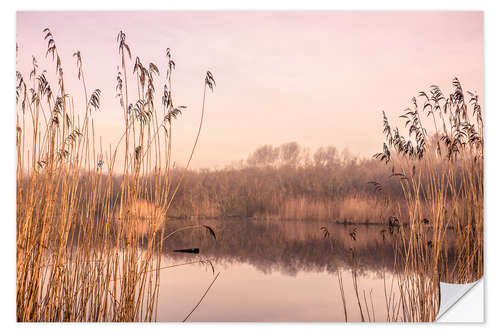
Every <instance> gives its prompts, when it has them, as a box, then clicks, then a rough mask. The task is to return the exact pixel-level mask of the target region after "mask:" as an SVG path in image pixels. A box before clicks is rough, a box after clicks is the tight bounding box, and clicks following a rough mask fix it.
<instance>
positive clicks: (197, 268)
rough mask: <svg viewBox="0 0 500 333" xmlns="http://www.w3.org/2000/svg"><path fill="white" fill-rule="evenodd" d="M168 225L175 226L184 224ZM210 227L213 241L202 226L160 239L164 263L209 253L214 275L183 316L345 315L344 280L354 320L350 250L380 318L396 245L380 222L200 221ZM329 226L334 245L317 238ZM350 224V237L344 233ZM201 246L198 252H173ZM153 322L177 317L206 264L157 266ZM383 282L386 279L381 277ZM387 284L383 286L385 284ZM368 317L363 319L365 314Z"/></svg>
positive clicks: (199, 285)
mask: <svg viewBox="0 0 500 333" xmlns="http://www.w3.org/2000/svg"><path fill="white" fill-rule="evenodd" d="M175 223H178V225H174V224H173V223H172V224H169V225H168V227H167V229H169V230H175V228H178V227H179V226H181V225H185V223H184V224H182V223H181V222H179V221H178V222H175ZM200 223H202V224H203V223H206V224H209V225H211V226H213V227H214V229H215V230H216V234H217V240H216V241H215V240H214V239H213V238H211V237H208V236H207V235H206V234H204V233H203V232H202V231H200V230H201V229H197V230H190V231H186V232H185V233H179V234H176V235H175V236H173V237H172V238H170V239H169V240H168V242H166V243H165V247H166V250H165V252H164V255H163V259H162V260H163V265H166V266H168V265H173V264H180V263H183V262H189V261H193V260H202V259H208V260H211V261H212V263H213V264H214V267H215V271H216V272H221V274H220V277H219V278H218V280H217V281H216V283H215V284H214V285H213V287H212V288H211V289H210V291H209V293H208V295H207V297H206V298H205V299H204V300H203V302H202V304H201V305H200V306H199V307H198V308H197V309H196V311H195V312H194V313H193V314H192V315H191V317H190V318H189V321H285V322H290V321H344V320H345V318H344V305H343V303H342V299H341V294H340V290H339V284H338V275H337V272H338V273H340V276H341V277H342V279H343V281H344V282H343V283H344V289H345V295H346V308H347V312H348V320H349V321H360V320H361V317H360V315H359V308H358V307H359V304H358V303H357V299H356V298H355V297H354V294H355V292H354V288H353V282H352V274H351V273H352V270H351V269H352V268H353V267H352V265H353V261H352V251H353V250H354V251H355V253H356V258H357V272H358V286H359V287H358V288H359V292H360V297H361V298H362V300H363V307H365V306H366V307H368V308H369V311H374V312H375V318H373V319H375V320H377V321H386V320H387V309H386V298H385V297H386V294H385V292H384V288H385V289H386V290H388V291H389V292H390V289H391V285H392V290H393V292H394V293H396V290H397V284H396V281H395V279H394V274H393V267H394V250H393V249H394V246H393V243H392V242H393V241H394V240H393V239H392V238H391V237H390V236H389V235H384V236H383V235H382V233H383V232H382V230H383V229H384V228H383V227H381V226H372V225H358V226H344V225H338V224H332V223H325V222H323V223H321V222H312V221H311V222H308V221H305V222H302V221H271V222H267V221H250V220H234V221H213V220H212V221H202V222H200ZM321 226H326V227H327V228H328V229H329V231H330V237H331V239H332V240H333V244H334V248H333V253H332V248H331V246H330V243H329V242H328V241H327V240H325V239H323V234H322V232H321V231H320V227H321ZM354 227H356V237H355V238H356V240H354V239H353V238H352V237H351V235H350V233H351V232H352V230H353V228H354ZM191 247H199V248H200V253H199V254H194V255H193V254H186V253H175V252H173V251H172V250H174V249H182V248H191ZM161 274H162V276H161V291H160V300H159V311H158V320H160V321H181V320H183V319H184V317H185V316H186V315H187V314H188V313H189V312H190V311H191V310H192V308H193V307H194V306H195V304H196V303H197V301H198V300H199V299H200V297H201V295H202V294H203V292H204V291H205V290H206V288H207V287H208V285H209V284H210V282H211V281H212V279H213V272H212V269H211V268H210V267H209V266H207V265H202V264H192V265H184V266H178V267H175V268H168V269H164V270H162V273H161ZM384 280H385V281H384ZM384 284H385V287H384ZM365 319H366V318H365Z"/></svg>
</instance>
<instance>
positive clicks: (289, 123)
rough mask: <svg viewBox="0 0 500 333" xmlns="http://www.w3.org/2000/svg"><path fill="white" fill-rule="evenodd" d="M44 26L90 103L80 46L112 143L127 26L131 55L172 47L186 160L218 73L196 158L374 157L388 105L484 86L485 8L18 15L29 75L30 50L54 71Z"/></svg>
mask: <svg viewBox="0 0 500 333" xmlns="http://www.w3.org/2000/svg"><path fill="white" fill-rule="evenodd" d="M45 27H49V28H50V29H51V31H52V32H53V34H54V37H55V39H56V43H57V46H58V49H59V52H60V54H61V56H62V61H63V67H64V69H65V78H67V80H68V87H69V89H70V90H71V93H72V94H73V95H74V96H75V100H82V101H83V99H82V94H81V86H80V84H79V82H78V80H77V78H76V73H77V69H76V64H75V60H74V58H73V57H72V54H73V53H74V52H75V51H76V50H80V51H81V54H82V57H83V62H84V69H85V75H86V81H87V85H88V87H89V89H95V88H99V89H101V90H102V93H103V100H102V105H103V107H102V110H101V111H100V112H99V113H97V114H96V116H95V118H96V124H97V127H96V133H100V135H102V141H103V145H104V146H108V145H109V144H115V143H116V142H117V140H118V138H119V137H120V135H121V133H122V131H123V128H124V124H123V115H122V111H121V109H120V105H119V102H118V100H117V99H116V98H115V86H116V81H115V80H116V68H117V65H118V64H119V60H120V58H119V56H118V48H117V43H116V35H117V33H118V32H119V31H120V30H123V31H124V32H125V33H126V34H127V42H128V43H129V45H130V47H131V51H132V56H133V58H135V56H139V57H140V58H141V61H142V62H143V63H149V62H154V63H155V64H157V65H158V66H159V67H160V71H161V70H162V69H165V63H166V58H165V50H166V48H167V47H169V48H171V49H172V52H173V57H174V60H175V62H176V65H177V66H176V70H175V73H174V91H175V96H174V97H175V101H176V103H177V104H179V105H187V106H188V109H187V110H186V112H185V113H184V114H183V116H182V117H181V120H180V121H178V122H177V125H176V126H177V127H176V132H175V133H174V135H175V141H174V145H175V154H174V157H175V159H176V161H177V162H178V163H179V164H183V163H184V161H185V160H186V159H187V156H188V155H189V150H190V147H191V145H192V144H193V141H194V136H195V134H196V131H197V125H198V121H199V116H200V108H201V102H202V93H203V79H204V73H205V71H206V70H210V71H211V72H212V73H213V74H214V76H215V80H216V83H217V86H216V88H215V90H214V93H213V94H209V96H208V97H207V114H206V119H205V123H204V125H203V126H204V127H203V130H202V134H201V138H200V142H199V145H198V150H197V152H196V153H195V157H194V160H193V166H194V167H209V168H212V167H223V166H225V165H228V164H230V163H231V162H233V161H237V160H240V159H243V158H246V156H248V154H249V153H250V152H252V151H253V150H255V149H256V148H257V147H258V146H260V145H262V144H274V145H279V144H282V143H285V142H290V141H296V142H297V143H299V144H300V145H302V146H307V147H310V148H311V149H312V150H314V149H316V148H318V147H320V146H327V145H334V146H336V147H338V148H339V149H340V150H342V149H344V148H348V149H349V150H350V151H351V152H352V153H353V154H354V155H359V156H361V157H370V156H371V155H373V154H374V153H376V152H378V151H379V150H380V148H381V144H382V141H383V136H382V134H381V126H382V119H381V118H382V116H381V111H382V110H385V111H386V113H387V114H388V116H389V117H390V118H392V119H394V120H395V119H397V116H398V115H399V114H401V112H402V111H403V110H404V109H405V108H406V107H407V106H409V103H410V100H411V97H413V96H416V95H417V94H418V92H419V91H421V90H426V89H428V87H429V86H430V85H431V84H436V85H439V86H440V87H441V88H443V90H449V89H450V87H451V80H452V79H453V77H455V76H456V77H458V78H459V79H460V80H461V82H462V85H463V86H464V88H465V89H466V90H472V91H477V92H478V93H479V94H480V96H482V93H483V91H484V86H483V82H484V67H483V14H482V12H446V11H434V12H426V11H413V12H409V11H407V12H398V11H357V12H356V11H351V12H349V11H276V12H256V11H193V12H185V11H168V12H165V11H160V12H146V11H141V12H64V11H60V12H18V14H17V43H18V45H19V53H18V60H17V67H18V69H20V70H21V72H23V74H24V75H25V76H28V75H29V71H30V68H31V56H32V55H35V56H36V57H37V59H38V61H39V63H40V67H42V68H48V69H49V73H50V74H53V65H52V63H51V61H50V59H45V50H46V42H45V41H44V40H43V36H42V30H43V29H44V28H45ZM161 75H162V79H163V78H164V77H165V72H164V71H163V72H162V73H161ZM134 87H135V86H134V85H133V86H131V88H130V89H131V91H134ZM158 90H161V88H160V87H158Z"/></svg>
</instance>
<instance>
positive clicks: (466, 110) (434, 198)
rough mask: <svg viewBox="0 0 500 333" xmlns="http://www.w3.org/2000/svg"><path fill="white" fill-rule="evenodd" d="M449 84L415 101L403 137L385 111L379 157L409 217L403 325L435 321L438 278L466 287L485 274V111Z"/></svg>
mask: <svg viewBox="0 0 500 333" xmlns="http://www.w3.org/2000/svg"><path fill="white" fill-rule="evenodd" d="M452 85H453V91H452V92H451V93H450V94H448V95H444V94H443V92H442V91H441V90H440V89H439V87H437V86H431V89H430V92H428V93H426V92H421V93H420V94H419V96H420V97H421V98H422V100H423V106H421V107H419V103H418V101H417V99H416V98H413V100H412V107H411V108H409V109H407V110H406V113H405V114H403V115H402V116H401V117H402V118H404V119H405V120H406V127H407V128H408V136H407V137H403V136H402V135H401V133H400V131H399V129H398V128H397V127H396V128H391V126H390V124H389V122H388V120H387V118H386V116H385V113H384V133H385V135H386V140H387V141H386V143H384V149H383V152H382V153H380V154H377V155H376V157H377V158H379V159H381V160H383V161H386V162H387V163H390V164H391V165H392V173H393V175H394V176H396V177H398V178H399V179H400V181H401V187H402V189H403V193H404V197H405V199H406V206H407V209H408V213H409V227H408V228H401V239H402V245H401V246H400V247H399V248H398V251H399V255H400V256H399V258H398V261H397V262H398V263H399V271H400V279H399V288H400V291H401V294H402V295H404V296H405V298H404V299H406V302H405V303H403V304H404V305H405V306H404V315H405V316H404V319H405V320H408V321H432V320H434V319H435V316H436V315H437V311H438V309H439V282H440V281H445V282H454V283H468V282H472V281H475V280H477V279H479V278H480V277H481V276H482V275H483V239H484V238H483V202H484V199H483V198H484V193H483V145H484V136H483V118H482V109H481V106H480V104H479V98H478V96H477V94H474V93H470V92H469V93H468V95H469V100H467V97H466V94H465V92H464V90H463V89H462V86H461V84H460V82H459V80H458V79H456V78H455V79H454V80H453V82H452ZM421 113H424V114H426V116H427V117H428V118H430V119H431V120H432V124H433V125H434V126H433V130H434V133H431V131H430V130H428V129H426V127H425V126H424V125H423V123H424V120H423V117H422V116H421ZM424 208H425V209H424ZM429 228H430V229H429ZM450 229H451V230H452V234H451V236H450V235H449V232H447V231H448V230H450ZM449 243H451V244H453V247H454V255H453V257H452V258H449V251H447V250H446V249H447V247H448V244H449ZM450 261H452V265H450V264H449V262H450Z"/></svg>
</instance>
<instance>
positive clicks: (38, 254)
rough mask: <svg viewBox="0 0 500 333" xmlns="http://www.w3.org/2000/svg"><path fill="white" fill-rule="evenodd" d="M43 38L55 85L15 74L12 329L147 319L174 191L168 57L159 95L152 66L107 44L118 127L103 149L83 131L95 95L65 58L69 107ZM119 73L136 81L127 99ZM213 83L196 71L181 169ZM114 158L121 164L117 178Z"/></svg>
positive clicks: (53, 54)
mask: <svg viewBox="0 0 500 333" xmlns="http://www.w3.org/2000/svg"><path fill="white" fill-rule="evenodd" d="M43 36H44V39H45V40H46V41H47V51H46V56H50V58H51V59H52V60H53V61H54V67H55V70H56V71H55V72H56V78H55V83H53V82H50V80H49V79H48V75H47V71H45V70H41V69H39V68H38V63H37V61H36V58H35V57H33V68H32V71H31V73H30V75H29V79H25V77H24V76H23V74H22V73H20V72H19V71H18V72H17V76H16V79H17V80H16V101H17V105H18V107H17V140H16V148H17V173H16V175H17V204H16V212H17V257H16V268H17V269H16V271H17V288H16V289H17V290H16V293H17V296H16V300H17V320H18V321H152V320H155V319H156V315H157V304H158V297H159V277H160V275H159V270H160V269H161V253H162V248H163V243H164V240H166V239H168V237H169V235H164V231H163V228H161V227H160V226H161V225H162V224H163V223H164V216H165V215H166V213H167V211H168V209H169V207H170V205H171V204H172V201H173V198H174V196H175V194H176V192H177V191H178V190H179V188H180V184H181V182H180V181H179V182H177V183H172V179H171V170H172V163H171V143H172V135H171V133H172V127H173V126H174V120H175V119H176V118H177V117H178V116H179V115H180V114H181V112H182V110H183V108H184V107H182V106H177V105H176V104H174V102H173V91H172V83H171V77H172V73H173V70H174V68H175V63H174V61H173V60H172V57H171V52H170V50H169V49H167V52H166V58H165V63H166V71H165V72H162V74H165V84H164V86H163V94H162V95H158V94H156V90H155V85H157V80H159V76H160V70H159V68H158V67H157V66H156V65H155V64H153V63H149V64H147V65H143V64H142V63H141V60H140V59H139V57H136V59H135V63H134V67H133V70H132V71H130V68H129V67H130V65H131V59H132V52H131V50H130V47H129V45H128V44H127V40H126V35H125V33H123V32H122V31H120V33H119V34H118V38H117V43H118V51H119V56H120V61H121V67H120V68H119V69H118V73H117V86H116V92H117V97H118V99H119V101H120V104H121V106H122V108H123V120H124V125H125V126H124V131H123V135H122V136H121V138H117V139H118V142H117V144H116V145H115V146H113V147H111V146H110V147H108V148H109V149H108V148H106V147H102V143H101V142H100V140H99V136H98V133H95V132H94V114H95V112H99V111H100V110H101V108H102V107H101V105H100V98H101V91H100V90H99V89H95V90H93V91H91V90H89V89H88V87H87V83H86V81H85V74H84V73H85V72H84V70H83V67H84V58H83V57H82V54H81V53H80V51H76V52H75V54H74V57H75V60H76V66H77V69H78V80H79V81H80V83H81V87H82V90H83V92H84V96H85V100H83V101H77V100H75V99H74V98H73V96H72V95H71V93H70V92H69V91H68V90H67V88H66V84H65V83H66V80H67V78H66V76H65V75H64V74H65V72H64V71H63V65H62V61H63V59H62V58H61V57H60V53H59V48H58V45H57V46H56V42H55V37H54V35H53V34H52V32H51V31H50V30H49V29H44V31H43ZM128 75H132V76H135V77H136V79H137V80H136V81H137V86H136V88H137V94H135V95H134V94H132V93H130V92H129V86H131V87H130V88H131V89H130V90H131V91H132V90H134V89H133V83H130V82H129V81H132V82H133V81H134V80H130V78H129V77H128ZM214 85H215V82H214V79H213V76H212V74H211V73H210V72H207V74H206V77H205V86H204V92H203V106H202V112H201V115H202V118H201V121H200V127H199V130H198V134H197V137H196V141H195V144H194V146H193V150H192V151H191V155H190V158H189V160H188V163H187V165H188V166H189V162H190V160H191V158H192V155H193V152H194V149H195V147H196V142H197V141H198V137H199V133H200V130H201V124H202V122H203V114H204V112H205V96H206V91H207V88H209V89H212V88H213V86H214ZM155 99H161V102H160V103H156V102H155ZM132 100H134V102H133V103H132V102H131V101H132ZM157 105H161V107H157ZM118 154H123V160H124V164H123V169H122V170H120V171H117V169H118V168H117V164H116V161H117V156H118ZM186 169H187V167H186ZM116 173H121V176H120V177H121V181H120V182H115V179H114V177H115V174H116ZM146 176H147V178H148V180H149V181H148V182H146V181H145V177H146ZM116 193H118V195H116ZM145 201H147V202H148V204H144V202H145ZM144 216H147V218H146V219H145V221H144V219H142V217H144ZM138 217H139V218H138ZM117 221H119V222H118V223H117ZM197 227H198V226H189V227H184V228H183V229H187V228H197ZM138 231H140V232H138Z"/></svg>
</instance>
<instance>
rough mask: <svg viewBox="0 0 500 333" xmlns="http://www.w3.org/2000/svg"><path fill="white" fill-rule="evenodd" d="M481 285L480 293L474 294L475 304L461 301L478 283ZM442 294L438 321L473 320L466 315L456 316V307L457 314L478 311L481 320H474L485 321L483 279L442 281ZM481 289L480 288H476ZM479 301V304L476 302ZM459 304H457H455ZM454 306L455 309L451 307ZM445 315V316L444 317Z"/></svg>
mask: <svg viewBox="0 0 500 333" xmlns="http://www.w3.org/2000/svg"><path fill="white" fill-rule="evenodd" d="M478 284H479V285H480V287H481V288H480V292H481V293H480V294H478V295H474V298H473V300H474V304H461V303H462V302H460V300H461V298H462V297H464V296H465V295H466V294H467V293H468V292H469V291H470V290H471V289H472V288H474V287H475V286H476V285H478ZM439 285H440V289H441V290H440V294H441V303H440V306H439V313H438V315H437V317H436V321H437V322H469V321H471V320H469V319H467V318H465V317H460V316H458V317H457V316H454V313H452V312H455V308H457V309H456V311H457V313H456V314H457V315H459V314H460V313H470V312H471V311H472V312H474V311H476V312H478V310H479V311H480V313H477V314H476V315H477V317H480V318H481V319H479V320H472V321H474V322H477V321H479V322H481V321H483V319H482V318H483V313H482V310H483V304H482V302H483V293H482V291H483V288H482V287H483V279H482V278H481V279H479V280H478V281H474V282H472V283H464V284H454V283H444V282H440V283H439ZM476 289H479V288H476ZM457 303H459V304H457ZM475 303H479V304H475ZM455 304H457V306H454V305H455ZM452 307H453V309H451V308H452ZM450 309H451V310H450ZM448 310H450V313H447V312H448ZM443 316H444V317H443ZM454 318H460V319H454Z"/></svg>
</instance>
